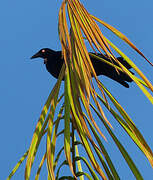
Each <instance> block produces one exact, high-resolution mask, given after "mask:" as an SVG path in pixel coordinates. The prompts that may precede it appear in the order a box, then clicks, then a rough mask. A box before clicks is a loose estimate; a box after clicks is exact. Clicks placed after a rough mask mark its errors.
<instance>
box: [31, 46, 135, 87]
mask: <svg viewBox="0 0 153 180" xmlns="http://www.w3.org/2000/svg"><path fill="white" fill-rule="evenodd" d="M93 54H95V53H93ZM95 55H97V56H99V57H102V58H103V59H105V60H107V61H109V62H112V61H113V63H114V64H115V65H117V66H118V64H117V63H116V62H115V61H114V60H110V59H109V58H107V57H106V56H104V55H102V54H95ZM38 57H40V58H43V59H44V64H45V65H46V68H47V70H48V72H49V73H50V74H51V75H52V76H54V77H55V78H58V76H59V73H60V70H61V68H62V65H63V62H64V59H63V58H62V53H61V51H54V50H52V49H49V48H43V49H41V50H40V51H38V52H37V53H36V54H35V55H33V56H32V57H31V59H34V58H38ZM90 59H91V62H92V64H93V67H94V69H95V72H96V74H97V76H99V75H105V76H107V77H109V78H111V79H113V80H115V81H117V82H118V83H120V84H122V85H123V86H124V87H126V88H129V85H128V83H127V82H132V79H131V78H130V77H129V76H128V75H127V74H126V73H124V72H121V71H120V72H119V73H118V72H117V71H116V69H115V68H114V67H112V66H110V65H108V64H106V63H104V62H102V61H100V60H97V59H96V58H94V57H92V56H91V55H90ZM117 59H118V61H119V62H120V63H122V64H123V65H124V66H125V67H126V68H127V69H131V66H130V65H129V64H128V63H127V62H126V61H125V60H124V59H123V58H122V57H118V58H117ZM126 81H127V82H126Z"/></svg>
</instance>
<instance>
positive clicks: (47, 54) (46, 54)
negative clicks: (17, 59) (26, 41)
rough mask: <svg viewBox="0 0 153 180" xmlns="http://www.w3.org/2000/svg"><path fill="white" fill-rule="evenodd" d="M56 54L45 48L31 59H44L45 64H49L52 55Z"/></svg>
mask: <svg viewBox="0 0 153 180" xmlns="http://www.w3.org/2000/svg"><path fill="white" fill-rule="evenodd" d="M54 53H55V51H53V50H51V49H49V48H43V49H41V50H39V51H38V52H37V53H36V54H34V55H33V56H32V57H31V59H35V58H43V59H44V64H46V63H47V59H49V57H50V56H51V55H53V54H54Z"/></svg>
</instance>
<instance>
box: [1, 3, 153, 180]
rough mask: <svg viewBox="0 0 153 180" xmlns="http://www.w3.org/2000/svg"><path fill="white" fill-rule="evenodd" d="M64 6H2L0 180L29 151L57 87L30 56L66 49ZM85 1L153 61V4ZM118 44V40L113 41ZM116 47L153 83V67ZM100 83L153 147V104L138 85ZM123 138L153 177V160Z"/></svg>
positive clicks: (122, 168) (121, 165)
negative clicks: (61, 21) (61, 20)
mask: <svg viewBox="0 0 153 180" xmlns="http://www.w3.org/2000/svg"><path fill="white" fill-rule="evenodd" d="M61 2H62V1H56V0H54V1H53V0H52V1H51V0H45V1H40V0H37V1H36V0H33V1H30V0H27V1H19V0H14V1H9V0H5V1H3V2H1V3H0V22H1V28H0V49H1V60H0V82H1V86H0V94H1V101H0V111H1V130H0V142H1V148H0V169H1V173H0V179H2V180H3V179H6V177H7V176H8V174H9V172H10V170H12V168H13V167H14V165H15V164H16V163H17V161H18V160H19V158H20V157H21V156H22V155H23V154H24V152H25V151H26V150H27V149H28V147H29V145H30V142H31V139H32V135H33V132H34V129H35V126H36V123H37V120H38V118H39V115H40V113H41V109H42V107H43V105H44V103H45V101H46V99H47V97H48V95H49V92H50V90H51V88H52V87H53V85H54V84H55V79H54V78H53V77H51V76H50V75H49V73H48V72H47V71H46V69H45V67H44V64H43V63H42V61H41V60H35V61H31V60H30V57H31V56H32V55H33V54H34V53H35V52H36V51H38V50H39V49H40V48H42V47H50V48H52V49H55V50H58V49H60V43H59V39H58V30H57V24H58V10H59V7H60V4H61ZM81 2H82V3H83V4H84V5H85V7H86V8H87V9H88V11H89V12H90V13H91V14H93V15H95V16H97V17H99V18H101V19H102V20H104V21H105V22H107V23H109V24H111V25H113V26H114V27H116V28H118V29H119V30H120V31H121V32H123V33H124V34H125V35H126V36H127V37H128V38H129V39H130V40H131V41H132V42H133V43H134V44H135V45H136V46H137V47H138V48H139V49H140V50H141V51H142V52H143V53H144V54H145V55H146V57H147V58H149V59H150V61H151V62H152V63H153V49H152V48H153V22H152V19H153V11H152V7H153V2H152V1H151V0H148V1H147V3H146V1H139V0H134V1H133V0H129V1H124V3H123V1H122V0H118V1H113V0H111V1H106V0H94V1H91V0H89V1H81ZM101 27H102V26H101ZM102 30H103V27H102ZM104 32H105V31H104ZM109 35H110V34H109ZM109 37H110V36H109ZM112 40H116V39H115V38H112ZM116 43H117V45H118V46H120V47H121V49H122V50H123V51H124V52H126V53H127V55H128V56H129V57H130V58H131V59H132V60H133V61H134V62H135V63H136V65H138V67H140V69H141V70H142V71H143V72H144V73H145V74H146V76H147V77H148V79H149V80H150V81H151V82H152V83H153V77H152V73H153V68H152V67H151V66H150V65H149V64H148V63H147V62H145V60H144V59H142V58H141V57H140V55H137V54H136V53H135V52H134V51H132V50H129V48H128V46H125V45H124V44H123V43H120V42H118V41H116ZM100 79H101V80H102V81H103V82H104V83H105V84H106V87H107V88H108V89H110V90H111V92H112V93H113V94H114V95H115V97H116V98H118V99H119V102H120V103H121V105H123V107H125V109H126V111H127V112H128V113H129V115H130V116H131V117H132V119H133V121H134V122H135V124H136V125H137V127H138V128H139V130H140V131H141V132H142V134H143V135H144V137H145V139H146V141H147V142H148V144H149V145H150V147H151V148H152V149H153V140H152V138H153V131H152V128H153V118H152V117H153V110H152V105H151V103H150V102H149V101H148V100H147V98H146V97H145V96H144V95H143V94H142V92H141V91H140V90H139V89H138V88H137V87H136V86H135V85H134V84H131V86H130V88H129V89H126V88H124V87H121V86H120V85H119V84H117V83H116V82H113V81H111V80H110V79H108V78H104V77H101V78H100ZM119 134H120V135H121V142H123V144H124V146H125V147H128V148H129V150H128V152H129V153H130V154H131V156H132V158H133V159H134V160H135V161H136V165H137V166H138V167H139V168H140V170H141V171H142V175H143V177H144V179H146V180H147V179H151V177H153V171H152V168H151V166H150V164H149V163H148V160H147V159H146V158H145V157H144V155H143V154H142V153H141V152H140V151H139V150H137V149H136V148H135V145H134V144H133V143H130V142H131V141H127V140H126V141H125V139H124V138H126V136H124V135H123V136H122V133H121V132H119ZM42 146H43V145H41V148H42V149H43V147H42ZM106 146H108V149H109V148H110V149H109V150H110V154H111V155H113V161H114V162H116V167H117V169H118V170H119V172H120V173H121V179H123V180H126V179H130V180H132V179H134V177H133V176H132V174H131V172H129V170H128V171H127V169H128V168H127V166H126V165H124V163H122V158H121V156H120V155H119V153H118V152H117V150H116V154H114V153H113V151H111V146H110V147H109V143H107V145H106ZM123 161H124V160H123ZM37 162H39V161H37ZM24 165H25V163H24V164H23V165H22V166H21V168H20V169H19V171H18V172H17V174H16V175H15V176H14V178H13V179H15V180H18V179H23V175H24V173H23V170H24ZM34 169H35V167H34ZM43 170H44V171H43V172H42V174H43V173H44V174H45V167H44V169H43ZM126 172H127V173H126ZM33 177H34V176H32V178H31V179H33ZM43 177H45V176H43ZM42 179H43V178H42ZM44 179H45V178H44Z"/></svg>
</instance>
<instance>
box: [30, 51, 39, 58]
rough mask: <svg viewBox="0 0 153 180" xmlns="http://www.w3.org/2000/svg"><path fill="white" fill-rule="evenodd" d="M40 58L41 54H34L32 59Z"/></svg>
mask: <svg viewBox="0 0 153 180" xmlns="http://www.w3.org/2000/svg"><path fill="white" fill-rule="evenodd" d="M38 57H40V53H39V52H38V53H36V54H34V55H33V56H32V57H31V58H30V59H35V58H38Z"/></svg>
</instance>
